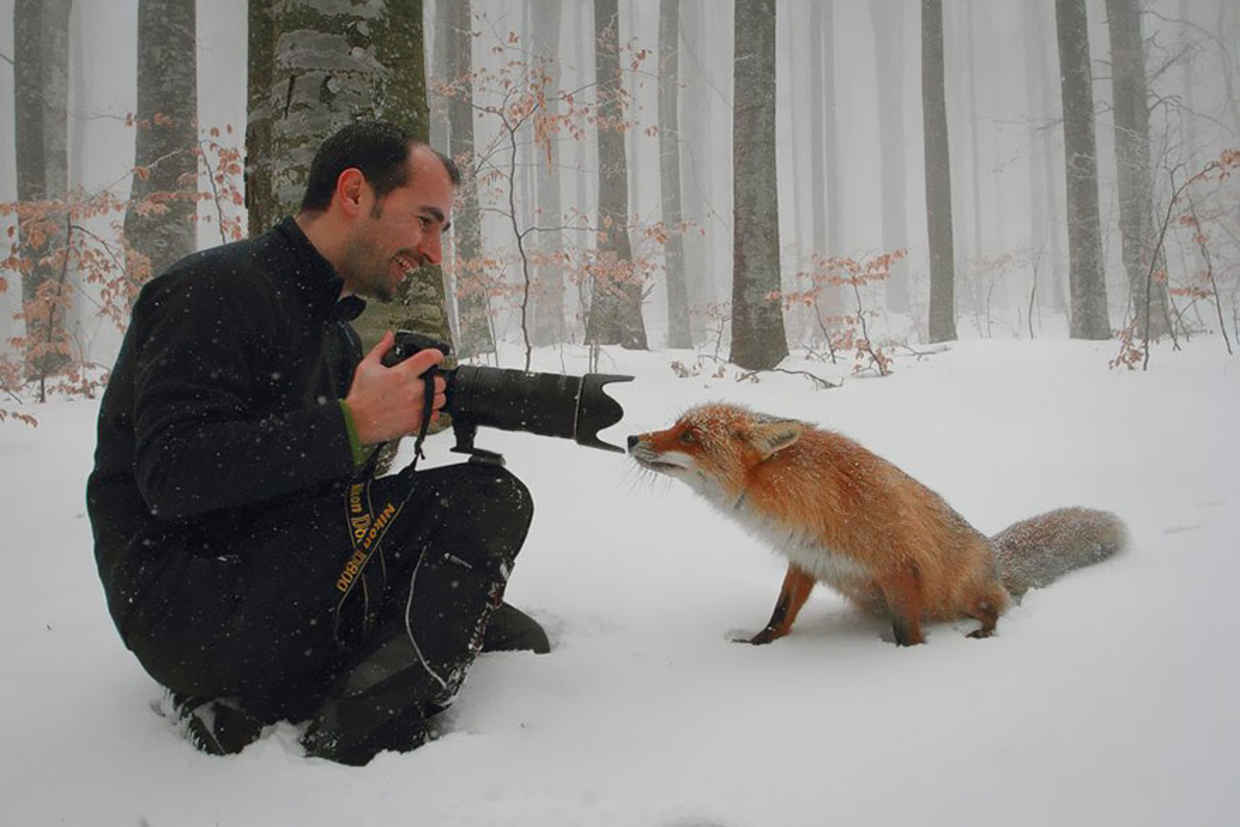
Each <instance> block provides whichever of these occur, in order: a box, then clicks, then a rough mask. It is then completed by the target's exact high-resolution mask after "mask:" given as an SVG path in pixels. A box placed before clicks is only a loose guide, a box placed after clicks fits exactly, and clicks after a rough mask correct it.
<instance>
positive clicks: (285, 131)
mask: <svg viewBox="0 0 1240 827" xmlns="http://www.w3.org/2000/svg"><path fill="white" fill-rule="evenodd" d="M265 5H267V4H266V3H264V2H263V0H250V19H251V22H252V23H253V21H254V20H255V18H256V17H257V18H258V19H259V21H260V23H261V22H262V21H263V19H264V16H265V14H266V12H264V10H263V9H262V8H259V7H261V6H265ZM267 19H269V20H270V23H271V29H270V32H269V33H268V32H264V31H261V29H260V32H258V33H252V34H251V42H252V43H253V42H254V41H255V40H256V39H258V40H259V44H258V45H259V48H258V49H257V50H256V55H252V56H251V59H250V78H249V85H250V90H251V92H250V106H251V112H250V126H252V127H253V135H254V137H255V143H254V145H251V142H250V140H249V133H247V141H246V150H247V153H249V154H250V155H251V157H252V158H254V159H256V162H255V163H265V164H267V165H268V168H267V170H266V173H267V174H269V175H270V180H271V189H270V192H269V193H265V194H263V196H264V198H265V199H266V200H265V201H264V202H257V203H255V207H256V208H257V210H256V211H254V212H251V214H250V219H251V220H250V231H251V233H254V232H261V231H263V230H264V229H266V226H269V224H263V223H256V222H262V221H266V222H274V220H275V219H276V218H277V217H278V216H280V215H285V214H292V213H295V212H296V211H297V209H298V207H299V205H300V203H301V197H302V195H303V193H304V191H305V183H306V173H307V171H308V170H309V167H310V161H311V159H312V158H313V157H314V153H315V151H316V150H317V149H318V148H319V145H320V144H322V142H323V141H324V140H325V139H326V138H327V137H328V136H330V135H332V134H333V133H334V132H336V131H337V130H338V129H340V128H341V127H342V126H344V125H345V124H348V123H351V122H353V121H355V120H359V119H377V120H385V121H389V122H392V123H395V124H397V125H399V126H401V127H403V128H404V129H406V130H407V131H408V132H409V133H410V134H411V135H413V136H414V138H415V139H417V140H420V141H427V140H428V138H429V126H428V110H427V102H426V64H425V58H424V50H423V43H422V3H421V0H372V2H371V3H369V4H367V5H365V6H358V5H356V4H354V3H352V2H350V1H349V0H285V2H283V3H281V4H279V5H278V6H275V7H274V10H273V11H272V12H270V17H269V18H267ZM268 54H270V56H271V61H272V62H271V64H270V75H267V74H266V72H267V71H268V68H267V67H262V66H259V65H256V62H255V60H254V57H255V56H258V57H260V58H262V57H266V56H267V55H268ZM264 80H265V81H266V83H265V87H264V84H263V81H264ZM265 134H266V135H269V144H268V145H267V146H261V145H260V144H259V143H258V138H259V136H261V135H265ZM256 195H257V193H256ZM354 325H355V326H356V327H357V329H358V333H359V334H360V335H361V337H362V342H363V344H364V345H365V346H368V347H369V346H370V345H372V344H373V343H374V342H376V341H378V339H379V338H380V337H381V336H382V334H383V331H384V330H387V329H389V328H393V327H406V328H410V329H413V330H418V331H420V332H422V333H426V334H428V335H431V336H435V337H438V338H440V339H448V340H450V339H451V336H452V333H451V330H450V328H449V326H448V319H447V314H446V313H445V312H444V292H443V278H442V276H441V274H440V271H439V268H438V267H423V268H420V269H418V270H416V271H415V272H414V273H413V274H412V275H411V276H410V278H408V279H407V280H406V281H405V282H404V294H403V296H401V298H399V299H398V300H397V301H394V302H380V301H375V300H372V301H370V302H369V303H368V305H367V308H366V312H365V313H363V314H362V316H361V317H359V318H358V319H357V321H356V322H355V323H354Z"/></svg>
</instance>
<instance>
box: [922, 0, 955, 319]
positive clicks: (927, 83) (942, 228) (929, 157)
mask: <svg viewBox="0 0 1240 827" xmlns="http://www.w3.org/2000/svg"><path fill="white" fill-rule="evenodd" d="M921 98H922V119H923V121H924V124H925V142H926V226H927V228H928V232H929V236H930V310H929V320H928V322H929V324H928V328H929V334H930V341H932V342H945V341H950V340H952V339H955V338H956V308H955V301H956V300H955V281H956V275H955V260H954V258H953V256H954V253H953V251H952V178H951V156H950V153H949V151H948V140H947V97H946V92H945V90H944V87H943V3H942V0H922V3H921Z"/></svg>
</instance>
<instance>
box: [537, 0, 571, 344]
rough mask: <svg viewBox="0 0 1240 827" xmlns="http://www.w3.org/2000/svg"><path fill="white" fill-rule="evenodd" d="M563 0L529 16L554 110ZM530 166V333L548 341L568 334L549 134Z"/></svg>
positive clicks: (554, 145)
mask: <svg viewBox="0 0 1240 827" xmlns="http://www.w3.org/2000/svg"><path fill="white" fill-rule="evenodd" d="M563 5H564V4H563V0H531V5H530V11H531V17H532V18H533V32H532V38H533V47H534V49H535V51H536V53H537V54H538V55H539V56H540V57H541V58H543V60H544V62H543V63H542V66H543V69H544V71H546V73H547V75H548V77H549V81H548V84H547V92H548V95H547V110H548V113H549V114H553V115H554V114H556V113H557V112H558V110H559V103H558V101H559V98H558V96H557V94H556V93H558V92H559V91H560V86H561V80H560V57H559V55H560V23H561V20H562V18H563ZM534 156H535V157H534V166H533V167H532V168H531V170H530V171H531V174H533V175H535V176H537V178H536V180H537V187H536V189H537V195H536V199H537V204H538V212H537V213H536V215H535V217H534V223H535V225H536V226H539V227H547V228H549V229H545V230H540V231H539V232H538V233H537V234H536V235H535V237H534V244H535V249H536V250H538V251H539V252H540V253H541V254H542V256H541V257H542V259H543V261H542V263H541V264H540V265H539V267H538V282H537V284H538V292H537V294H536V300H535V302H534V330H533V332H532V333H531V336H532V338H533V341H534V344H535V345H550V344H554V343H556V342H562V341H564V340H565V339H566V338H568V331H567V327H566V325H565V323H564V268H563V267H561V266H559V265H558V264H556V263H555V262H554V261H552V260H551V256H552V255H553V254H554V253H556V252H558V251H560V250H562V249H563V248H564V234H563V232H562V231H561V230H560V229H559V227H561V226H563V224H564V217H563V215H562V212H563V209H562V208H561V206H560V177H561V176H560V163H561V161H560V147H559V144H558V142H557V140H556V139H555V138H552V141H551V146H550V155H548V154H546V153H544V152H543V148H542V147H535V152H534Z"/></svg>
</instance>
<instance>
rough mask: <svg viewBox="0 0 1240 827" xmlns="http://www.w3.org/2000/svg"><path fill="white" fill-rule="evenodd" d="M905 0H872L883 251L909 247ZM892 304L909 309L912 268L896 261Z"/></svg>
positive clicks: (897, 308)
mask: <svg viewBox="0 0 1240 827" xmlns="http://www.w3.org/2000/svg"><path fill="white" fill-rule="evenodd" d="M904 6H905V4H904V0H872V2H871V3H870V22H871V24H872V25H873V28H874V45H875V49H874V63H875V69H876V73H877V76H878V146H879V152H880V153H881V161H880V163H879V167H878V180H879V188H880V190H881V192H882V202H883V206H882V212H883V249H884V250H885V251H888V252H890V251H892V250H897V249H902V248H904V247H907V246H908V218H907V216H906V214H905V208H906V206H907V203H908V194H907V192H906V186H907V184H906V181H905V176H906V174H907V173H906V171H905V163H904V141H905V138H904ZM887 307H888V308H889V309H890V310H893V311H895V312H896V313H905V312H908V309H909V288H908V266H907V264H906V263H905V262H904V261H898V262H894V263H893V264H892V266H891V275H890V277H889V278H888V279H887Z"/></svg>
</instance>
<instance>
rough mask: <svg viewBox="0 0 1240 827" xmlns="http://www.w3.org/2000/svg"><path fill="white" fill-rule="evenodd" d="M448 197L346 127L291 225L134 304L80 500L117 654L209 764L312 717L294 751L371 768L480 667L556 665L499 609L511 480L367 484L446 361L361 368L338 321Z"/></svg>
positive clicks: (516, 496)
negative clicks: (510, 661)
mask: <svg viewBox="0 0 1240 827" xmlns="http://www.w3.org/2000/svg"><path fill="white" fill-rule="evenodd" d="M458 182H459V173H458V172H457V170H456V167H455V166H454V165H453V163H452V162H451V160H449V159H447V158H445V157H443V156H441V155H439V154H438V153H436V152H435V151H434V150H432V149H430V148H429V147H428V146H425V145H422V144H418V143H416V142H414V141H412V140H410V138H409V136H407V135H406V134H404V133H402V132H401V131H400V130H399V129H397V128H395V127H393V126H391V125H388V124H382V123H357V124H353V125H350V126H348V127H345V128H344V129H342V130H341V131H340V132H338V133H337V134H336V135H334V136H332V137H331V138H329V139H328V140H327V141H326V142H324V144H323V146H322V147H321V148H320V149H319V151H318V153H317V154H316V156H315V158H314V160H313V162H312V164H311V167H310V172H309V180H308V182H307V188H306V194H305V198H304V200H303V202H302V208H301V211H300V212H299V214H298V215H297V217H296V218H295V219H293V218H286V219H284V221H283V222H282V223H280V224H279V225H278V226H276V227H275V228H274V229H272V230H271V231H269V232H267V233H265V234H264V235H261V236H259V237H257V238H254V239H250V240H247V241H242V242H239V243H236V244H231V245H226V246H223V247H217V248H214V249H211V250H206V251H203V252H200V253H196V254H194V255H191V256H189V257H187V258H185V259H183V260H182V261H180V262H178V263H177V264H175V265H173V266H172V267H171V268H170V269H169V270H168V271H167V272H166V273H164V274H162V275H161V276H160V277H158V278H156V279H154V280H153V281H151V282H150V283H149V284H148V285H146V286H145V287H144V288H143V290H142V293H141V294H140V296H139V297H138V300H137V302H136V303H135V305H134V309H133V316H132V321H131V323H130V326H129V329H128V331H127V333H126V335H125V340H124V343H123V344H122V346H121V351H120V355H119V356H118V358H117V362H116V367H115V369H114V371H113V373H112V376H111V379H110V381H109V383H108V388H107V392H106V393H105V394H104V398H103V401H102V405H101V408H100V414H99V432H98V446H97V449H96V454H95V468H94V472H93V473H92V474H91V476H90V480H89V482H88V484H87V506H88V510H89V513H90V519H91V525H92V529H93V531H94V537H95V557H96V562H97V564H98V567H99V574H100V577H101V579H102V581H103V585H104V591H105V594H106V596H107V601H108V608H109V611H110V612H111V615H112V617H113V620H114V621H115V623H116V626H117V629H118V630H119V632H120V634H121V637H122V639H123V640H124V641H125V644H126V645H127V646H128V647H129V648H130V649H131V650H132V651H133V652H134V654H135V655H136V656H137V657H138V660H139V661H140V662H141V664H142V665H143V667H144V668H145V669H146V670H147V671H148V672H149V673H150V674H151V676H152V677H154V678H155V679H156V680H157V681H159V682H160V683H161V684H163V685H164V686H165V687H167V688H168V689H169V690H171V694H170V697H171V698H172V699H174V701H173V705H174V707H175V708H176V711H177V713H178V714H179V715H182V716H185V721H186V725H187V727H188V728H189V731H190V733H191V735H192V736H193V738H194V740H195V741H196V743H197V744H198V745H199V746H200V747H201V748H203V749H205V750H207V751H210V752H214V753H227V752H235V751H238V750H240V749H241V748H242V747H243V746H244V745H245V744H247V743H249V742H250V741H252V740H253V739H254V738H256V737H257V736H258V733H259V731H260V729H261V727H262V725H263V724H265V723H270V722H274V721H275V720H278V719H281V718H288V719H291V720H303V719H306V718H309V719H310V724H309V725H308V727H307V730H306V734H305V737H304V739H303V742H304V744H305V746H306V749H307V752H308V753H309V754H311V755H317V756H322V757H326V758H330V759H332V760H336V761H341V762H344V763H350V764H364V763H366V762H367V761H369V760H370V758H371V757H373V755H374V754H375V753H376V752H378V751H380V750H383V749H397V750H406V749H412V748H414V747H416V746H418V745H419V744H421V743H423V742H424V741H425V740H426V738H427V727H426V719H427V717H428V716H429V715H431V714H433V713H434V712H436V711H438V710H440V709H442V708H444V707H445V706H447V705H448V704H450V703H451V702H452V700H453V698H454V696H455V694H456V692H457V691H458V690H459V688H460V686H461V682H462V681H463V680H464V676H465V673H466V671H467V670H468V668H469V666H470V664H471V663H472V661H473V658H474V656H475V655H476V654H477V652H478V651H479V649H480V648H528V649H534V650H536V651H546V650H547V649H548V646H547V640H546V636H545V634H544V633H543V632H542V629H541V628H540V627H539V626H538V624H537V623H535V622H534V621H533V620H532V619H530V618H529V617H527V616H525V615H524V614H522V613H520V612H518V611H517V610H516V609H513V608H511V607H509V606H507V604H502V603H501V598H502V594H503V589H504V584H505V582H506V580H507V577H508V574H509V572H510V570H511V567H512V565H513V561H514V559H515V557H516V555H517V552H518V551H519V550H520V548H521V544H522V542H523V541H524V539H525V534H526V531H527V529H528V526H529V521H530V518H531V516H532V513H533V505H532V502H531V500H530V496H529V492H528V491H527V490H526V488H525V487H524V486H523V485H522V484H521V483H520V482H519V481H518V480H517V479H516V478H515V477H513V476H512V475H511V474H509V473H508V472H506V471H505V470H503V469H502V468H498V467H495V466H489V465H478V464H459V465H453V466H448V467H443V468H436V469H433V470H428V471H421V472H418V473H416V475H413V477H412V480H410V478H409V475H407V474H400V475H395V476H390V477H384V478H380V479H375V480H371V479H369V478H368V472H367V470H366V469H367V468H368V467H369V466H368V465H367V463H366V459H367V457H368V456H369V454H370V453H371V451H372V450H373V446H375V445H377V444H379V443H382V442H384V441H387V440H391V439H395V438H399V437H401V436H403V435H407V434H414V433H418V432H419V430H420V429H421V428H422V425H423V418H424V414H425V413H426V412H427V411H429V412H430V415H431V417H432V418H433V417H434V416H435V412H436V411H438V410H439V409H440V408H441V407H442V406H443V405H444V382H443V379H442V378H440V377H436V378H434V379H433V382H432V384H431V385H429V386H428V384H427V382H426V374H427V371H428V369H430V368H431V367H432V366H434V365H436V364H438V363H439V362H441V361H442V359H443V354H442V353H440V352H439V351H436V350H425V351H422V352H420V353H418V354H416V355H415V356H413V357H411V358H409V359H407V360H405V361H403V362H401V363H399V364H397V365H395V366H393V367H387V366H385V365H384V364H382V362H381V357H382V356H383V354H384V353H385V352H386V351H387V350H388V349H389V348H390V347H391V345H392V342H393V337H392V334H391V333H390V332H389V333H388V334H386V335H385V336H384V338H383V340H382V341H381V342H379V344H378V346H376V347H375V348H374V349H373V350H372V351H371V352H370V353H369V354H367V355H366V356H365V358H362V354H361V346H360V342H359V341H358V339H357V335H356V333H355V332H354V331H353V330H352V328H351V327H350V326H349V325H348V320H350V319H352V318H355V317H356V315H357V314H358V313H359V312H360V309H361V307H362V306H364V302H363V301H362V300H361V299H360V298H359V297H360V296H372V297H377V298H389V297H391V296H392V295H393V293H394V292H395V290H396V287H397V285H398V284H399V283H400V281H401V280H402V279H403V278H404V277H405V274H406V273H407V272H408V271H409V270H410V269H412V268H415V267H418V266H421V265H423V264H438V263H439V262H440V259H441V249H440V238H441V234H442V233H443V232H444V231H445V230H446V229H447V228H448V223H449V215H450V212H451V208H452V201H453V196H454V192H455V187H456V185H457V184H458ZM428 392H430V393H431V394H432V398H431V399H430V400H429V401H430V405H429V407H428V406H427V401H428V400H427V399H426V394H427V393H428ZM376 541H377V542H376ZM497 609H498V611H497Z"/></svg>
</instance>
